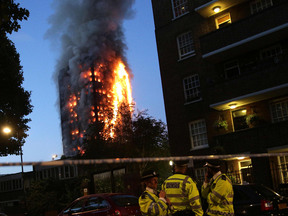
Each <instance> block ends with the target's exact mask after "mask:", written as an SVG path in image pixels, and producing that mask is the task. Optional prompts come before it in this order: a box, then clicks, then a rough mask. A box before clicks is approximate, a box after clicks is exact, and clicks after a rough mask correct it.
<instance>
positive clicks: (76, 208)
mask: <svg viewBox="0 0 288 216" xmlns="http://www.w3.org/2000/svg"><path fill="white" fill-rule="evenodd" d="M84 204H85V199H81V200H78V201H76V202H75V203H73V204H72V205H71V206H69V207H68V208H67V209H65V210H64V211H63V214H67V215H73V214H74V213H79V212H82V209H83V206H84Z"/></svg>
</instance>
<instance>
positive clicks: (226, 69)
mask: <svg viewBox="0 0 288 216" xmlns="http://www.w3.org/2000/svg"><path fill="white" fill-rule="evenodd" d="M234 61H235V62H237V65H235V66H232V67H229V68H227V67H226V65H227V64H229V63H231V62H234ZM234 68H238V75H240V74H241V72H240V67H239V62H238V60H237V59H234V60H233V61H229V62H226V63H225V64H224V70H225V78H226V79H230V78H232V77H230V78H228V76H227V71H228V72H229V70H231V69H234Z"/></svg>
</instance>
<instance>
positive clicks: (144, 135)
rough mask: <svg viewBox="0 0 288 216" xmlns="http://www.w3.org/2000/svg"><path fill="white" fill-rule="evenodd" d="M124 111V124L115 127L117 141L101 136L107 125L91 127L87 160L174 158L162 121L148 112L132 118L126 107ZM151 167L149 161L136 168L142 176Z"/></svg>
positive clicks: (86, 146)
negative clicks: (104, 126)
mask: <svg viewBox="0 0 288 216" xmlns="http://www.w3.org/2000/svg"><path fill="white" fill-rule="evenodd" d="M120 112H121V121H119V122H118V124H117V125H116V126H115V127H114V135H113V138H111V137H110V138H108V137H107V136H105V135H104V134H102V133H101V128H103V126H102V127H99V123H98V124H97V123H96V124H95V125H92V126H91V127H90V130H88V131H87V133H86V139H85V140H84V144H85V145H84V146H85V149H86V150H85V154H84V157H85V158H97V159H103V158H145V157H164V156H169V155H170V151H169V143H168V133H167V128H166V125H165V124H164V123H163V122H162V121H161V120H156V119H155V118H153V117H152V116H149V115H148V114H147V110H145V111H141V112H140V111H138V113H136V114H134V115H133V116H132V115H131V112H130V111H129V109H127V107H126V108H125V106H124V107H122V108H121V110H120ZM96 125H98V126H96ZM95 131H96V132H95ZM89 134H90V135H89ZM91 134H92V135H91ZM87 137H88V138H87ZM166 163H167V162H166ZM167 164H168V163H167ZM148 165H149V163H148V162H142V163H137V165H136V167H135V169H136V170H137V171H138V172H139V173H140V174H142V172H143V171H144V170H145V169H146V168H148V167H149V166H148ZM159 170H160V169H159Z"/></svg>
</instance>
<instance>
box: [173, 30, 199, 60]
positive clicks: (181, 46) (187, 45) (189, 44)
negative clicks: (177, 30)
mask: <svg viewBox="0 0 288 216" xmlns="http://www.w3.org/2000/svg"><path fill="white" fill-rule="evenodd" d="M187 36H188V37H189V38H188V40H187ZM180 40H181V42H182V43H180ZM177 45H178V53H179V59H180V60H182V59H186V58H188V57H191V56H193V55H195V47H194V41H193V35H192V32H191V31H189V32H185V33H183V34H181V35H179V36H178V37H177ZM185 49H187V50H190V51H187V52H185V53H183V54H182V52H181V51H184V50H185Z"/></svg>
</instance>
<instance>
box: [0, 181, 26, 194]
mask: <svg viewBox="0 0 288 216" xmlns="http://www.w3.org/2000/svg"><path fill="white" fill-rule="evenodd" d="M20 189H22V181H21V179H14V180H9V181H3V182H0V192H6V191H13V190H20Z"/></svg>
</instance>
